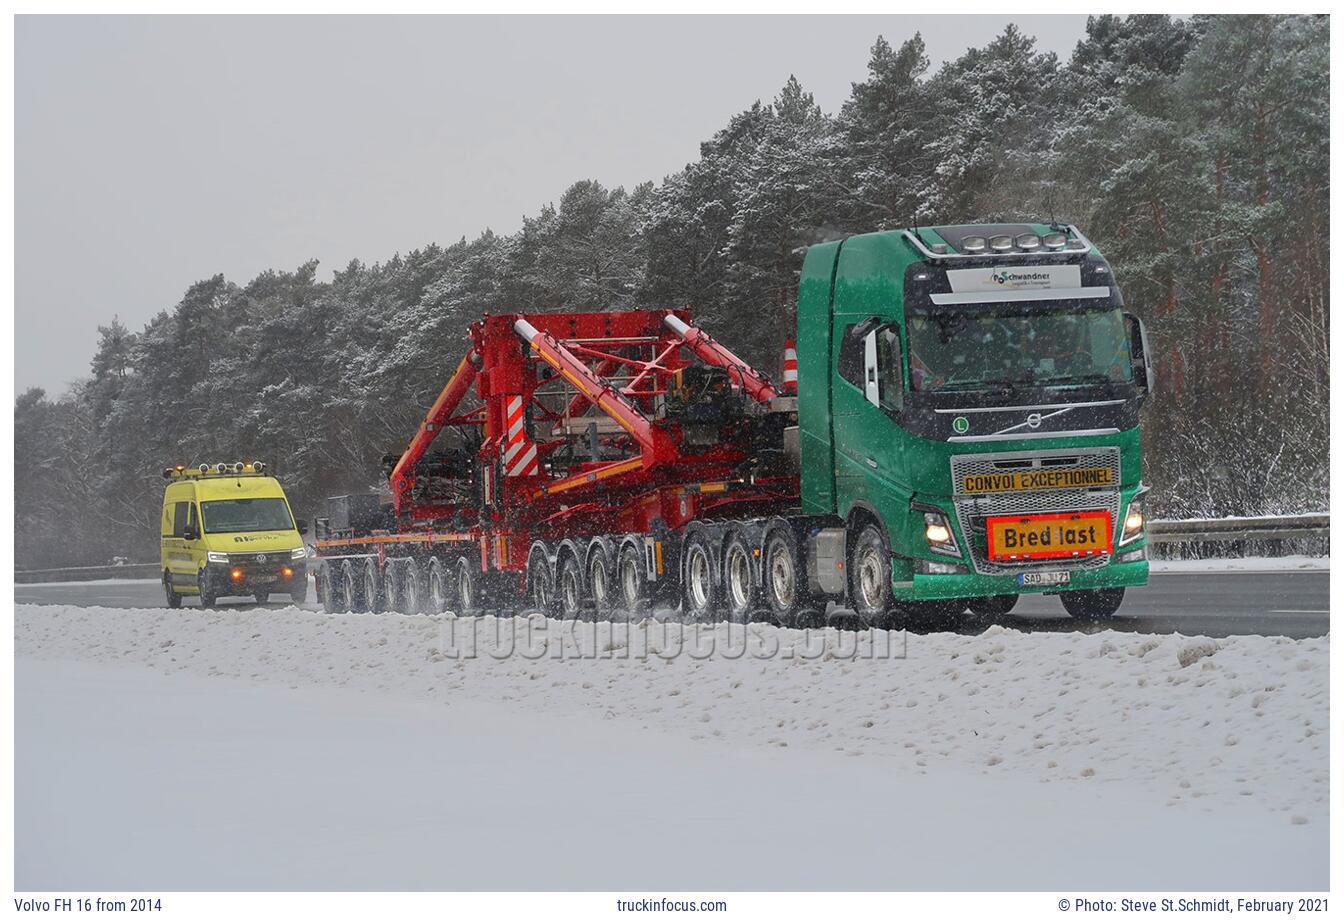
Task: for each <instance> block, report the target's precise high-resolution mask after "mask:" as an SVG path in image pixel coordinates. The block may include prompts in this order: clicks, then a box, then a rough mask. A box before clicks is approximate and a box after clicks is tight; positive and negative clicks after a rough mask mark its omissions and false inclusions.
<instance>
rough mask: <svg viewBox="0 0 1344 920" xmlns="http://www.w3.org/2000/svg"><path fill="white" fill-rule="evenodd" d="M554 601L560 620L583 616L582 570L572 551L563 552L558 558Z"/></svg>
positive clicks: (575, 618)
mask: <svg viewBox="0 0 1344 920" xmlns="http://www.w3.org/2000/svg"><path fill="white" fill-rule="evenodd" d="M556 602H557V604H558V605H559V607H560V618H561V619H562V620H577V619H579V618H580V617H582V616H583V606H584V603H583V602H584V597H583V572H582V570H581V569H580V568H579V560H578V559H576V558H575V557H574V555H573V554H572V553H565V554H564V556H562V557H561V558H560V571H559V573H558V575H557V577H556Z"/></svg>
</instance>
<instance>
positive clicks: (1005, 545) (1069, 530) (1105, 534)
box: [985, 511, 1111, 562]
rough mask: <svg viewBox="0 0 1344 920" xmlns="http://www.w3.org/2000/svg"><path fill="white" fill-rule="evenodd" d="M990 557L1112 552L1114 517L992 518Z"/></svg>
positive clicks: (1103, 514)
mask: <svg viewBox="0 0 1344 920" xmlns="http://www.w3.org/2000/svg"><path fill="white" fill-rule="evenodd" d="M985 533H986V538H987V541H988V544H989V546H988V549H989V558H990V559H991V560H993V561H995V562H1010V561H1012V560H1018V559H1065V558H1070V557H1073V556H1098V555H1102V554H1104V553H1109V552H1110V551H1111V516H1110V515H1109V514H1107V513H1106V512H1104V511H1083V512H1077V513H1072V514H1068V513H1066V514H1033V515H1028V516H1024V517H992V518H989V519H988V520H986V521H985Z"/></svg>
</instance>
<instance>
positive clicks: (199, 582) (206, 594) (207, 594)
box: [196, 569, 219, 609]
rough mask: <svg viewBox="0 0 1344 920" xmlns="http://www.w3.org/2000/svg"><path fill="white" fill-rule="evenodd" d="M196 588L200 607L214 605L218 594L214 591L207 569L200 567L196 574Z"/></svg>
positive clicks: (212, 581)
mask: <svg viewBox="0 0 1344 920" xmlns="http://www.w3.org/2000/svg"><path fill="white" fill-rule="evenodd" d="M196 590H197V591H198V592H200V595H201V606H202V607H204V608H207V609H208V608H210V607H213V606H215V601H216V600H218V599H219V595H218V594H216V593H215V584H214V579H212V578H211V577H210V571H209V569H201V572H200V574H199V575H197V576H196Z"/></svg>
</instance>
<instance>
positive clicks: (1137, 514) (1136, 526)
mask: <svg viewBox="0 0 1344 920" xmlns="http://www.w3.org/2000/svg"><path fill="white" fill-rule="evenodd" d="M1145 520H1146V519H1145V518H1144V515H1143V500H1142V499H1138V498H1136V499H1134V500H1133V501H1132V502H1130V503H1129V510H1128V511H1126V512H1125V526H1124V528H1123V529H1121V531H1120V545H1121V546H1124V545H1125V544H1126V543H1133V542H1134V541H1135V540H1137V539H1138V538H1139V537H1141V536H1143V524H1144V521H1145Z"/></svg>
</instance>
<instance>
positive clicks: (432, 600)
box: [429, 556, 453, 614]
mask: <svg viewBox="0 0 1344 920" xmlns="http://www.w3.org/2000/svg"><path fill="white" fill-rule="evenodd" d="M452 603H453V574H452V572H450V571H449V570H448V563H447V561H446V560H443V559H440V558H439V557H438V556H435V557H434V558H433V559H431V560H429V612H430V613H433V614H440V613H444V612H446V611H447V610H448V608H449V607H451V606H452Z"/></svg>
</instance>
